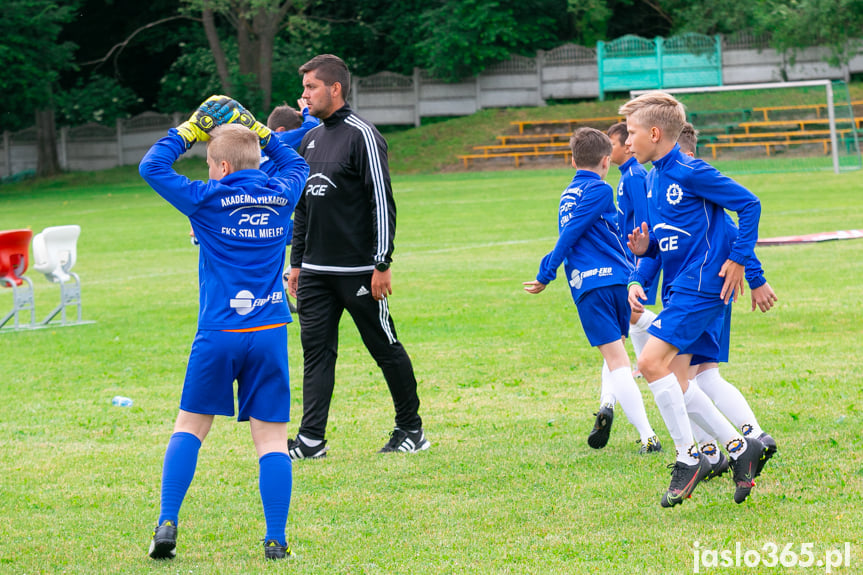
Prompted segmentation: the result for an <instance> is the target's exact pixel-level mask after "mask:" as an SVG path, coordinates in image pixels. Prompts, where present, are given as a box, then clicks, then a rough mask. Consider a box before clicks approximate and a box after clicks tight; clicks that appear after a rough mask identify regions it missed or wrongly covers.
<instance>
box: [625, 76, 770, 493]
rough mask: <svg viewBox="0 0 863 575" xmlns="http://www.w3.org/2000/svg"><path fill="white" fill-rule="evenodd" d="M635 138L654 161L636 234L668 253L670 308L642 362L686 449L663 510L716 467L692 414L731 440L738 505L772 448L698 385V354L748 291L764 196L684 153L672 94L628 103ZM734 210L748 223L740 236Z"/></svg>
mask: <svg viewBox="0 0 863 575" xmlns="http://www.w3.org/2000/svg"><path fill="white" fill-rule="evenodd" d="M620 114H621V115H623V116H626V125H627V131H628V132H629V138H628V139H627V141H626V143H627V145H628V146H629V149H630V150H631V152H632V154H633V155H634V156H635V157H636V158H637V159H638V161H639V162H641V163H645V162H653V169H652V170H651V171H650V173H649V174H648V178H647V199H648V219H647V221H646V222H643V223H642V224H641V227H640V228H635V229H634V230H633V231H632V233H631V234H630V236H629V246H630V248H631V249H632V251H633V253H634V254H636V255H639V256H646V257H658V258H660V260H661V265H662V271H663V274H664V276H665V280H664V284H665V286H666V287H664V288H663V289H664V290H665V289H667V290H668V294H669V295H668V298H667V304H666V306H665V307H664V309H663V310H662V311H661V312H660V313H659V316H658V317H657V319H656V320H655V321H654V322H653V323H652V324H651V326H650V328H649V329H648V333H649V334H650V338H649V339H648V341H647V343H646V344H645V346H644V350H643V351H642V353H641V356H640V357H639V359H638V368H639V370H640V371H641V373H642V375H643V376H644V377H645V379H646V380H647V382H648V384H649V386H650V389H651V391H652V392H653V395H654V398H655V400H656V404H657V407H658V408H659V412H660V413H661V414H662V417H663V419H664V420H665V424H666V426H667V427H668V431H669V433H670V434H671V437H672V440H673V441H674V445H675V448H676V450H677V458H676V461H675V463H674V466H673V470H672V474H671V483H670V485H669V488H668V490H667V492H666V493H665V494H664V495H663V497H662V501H661V504H662V506H663V507H673V506H674V505H677V504H679V503H682V502H683V500H684V499H685V498H686V497H688V496H689V495H690V494H691V493H692V491H693V490H694V489H695V487H696V486H697V485H698V483H699V482H700V481H701V480H702V479H704V478H705V477H706V476H707V474H708V473H709V472H710V462H709V461H708V460H707V458H706V457H701V454H700V452H699V449H698V447H697V445H696V444H695V441H694V439H693V434H692V428H691V426H690V423H689V417H692V419H693V420H694V421H696V422H697V423H698V425H699V426H700V427H702V428H704V429H705V430H707V431H708V432H709V433H711V434H712V435H713V437H716V438H717V439H719V440H720V441H722V442H723V444H724V445H725V448H726V451H728V453H729V454H730V456H731V459H732V461H731V467H732V469H733V471H734V481H735V492H734V501H735V502H736V503H742V502H743V501H744V500H745V499H746V497H748V495H749V493H750V491H751V489H752V487H753V485H754V484H753V481H752V480H753V477H754V475H755V473H756V470H757V468H758V462H759V461H760V459H761V456H762V452H763V451H764V446H763V445H762V444H761V442H760V441H758V440H757V439H755V438H744V437H743V435H742V434H741V432H740V431H738V430H737V429H735V428H734V426H733V425H732V424H731V423H729V422H728V420H727V419H725V417H724V416H723V415H722V414H721V413H720V412H719V410H718V409H717V408H716V406H715V405H714V404H713V402H712V401H710V398H709V397H708V396H707V395H706V394H705V393H704V392H703V391H702V390H701V389H699V388H698V386H697V385H690V383H689V376H688V374H689V365H690V362H691V359H692V356H693V355H703V356H706V357H711V356H716V355H717V354H718V349H719V339H720V336H721V330H722V326H723V322H724V318H725V309H726V307H727V306H728V302H729V301H730V300H731V299H732V298H735V299H736V297H737V295H739V294H740V293H742V290H743V278H744V266H745V264H746V263H747V261H748V260H749V259H750V258H751V257H752V256H753V255H754V247H755V241H756V239H757V236H758V221H759V218H760V215H761V204H760V202H759V200H758V198H757V197H755V195H754V194H752V193H751V192H749V191H748V190H746V189H745V188H743V187H742V186H740V185H739V184H737V183H736V182H734V181H733V180H731V179H730V178H727V177H725V176H723V175H721V174H720V173H719V172H718V171H717V170H716V169H715V168H713V167H712V166H710V165H709V164H706V163H705V162H702V161H700V160H697V159H694V158H690V157H689V156H686V155H685V154H683V153H681V151H680V146H678V145H677V138H678V136H679V135H680V133H681V131H682V130H683V126H684V124H685V122H686V113H685V111H684V108H683V105H682V104H681V103H680V102H678V101H677V100H676V99H675V98H674V97H672V96H671V95H669V94H666V93H663V92H649V93H647V94H643V95H641V96H639V97H638V98H635V99H634V100H630V101H629V102H627V103H626V104H624V105H623V106H621V108H620ZM725 208H727V209H730V210H732V211H734V212H736V213H737V215H738V221H739V222H740V229H739V233H738V236H737V238H736V239H735V240H734V241H731V240H730V238H729V236H728V230H727V224H726V220H725Z"/></svg>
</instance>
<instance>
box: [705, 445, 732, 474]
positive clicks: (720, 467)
mask: <svg viewBox="0 0 863 575" xmlns="http://www.w3.org/2000/svg"><path fill="white" fill-rule="evenodd" d="M729 465H730V461H729V460H728V458H727V457H725V454H724V453H722V452H721V451H720V452H719V461H717V462H716V463H713V464H711V466H710V473H708V474H707V477H705V478H704V481H710V480H711V479H716V478H717V477H722V476H723V475H725V473H726V472H727V471H728V466H729Z"/></svg>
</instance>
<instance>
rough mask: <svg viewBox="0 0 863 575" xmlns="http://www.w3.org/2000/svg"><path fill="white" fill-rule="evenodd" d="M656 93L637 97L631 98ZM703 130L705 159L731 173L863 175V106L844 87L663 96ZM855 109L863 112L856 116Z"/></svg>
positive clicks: (723, 89) (744, 88) (781, 86)
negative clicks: (845, 172)
mask: <svg viewBox="0 0 863 575" xmlns="http://www.w3.org/2000/svg"><path fill="white" fill-rule="evenodd" d="M648 91H649V90H633V91H631V92H630V95H631V96H632V97H635V96H638V95H640V94H644V93H646V92H648ZM663 91H664V92H667V93H669V94H672V95H674V96H675V97H676V98H677V99H678V100H680V101H681V102H682V103H683V104H684V106H686V110H687V119H688V120H689V121H690V122H692V124H693V125H694V126H695V128H696V129H697V130H699V148H698V155H699V157H702V158H704V159H706V160H708V161H710V162H711V163H716V164H721V166H722V169H723V170H724V171H728V172H730V173H734V172H736V173H759V172H793V171H809V170H831V169H832V170H833V172H835V173H837V174H838V173H840V171H842V170H859V169H861V168H863V158H861V153H860V135H861V134H863V100H861V101H859V102H853V101H852V100H851V97H850V94H849V92H848V88H847V86H846V85H845V83H844V82H841V81H831V80H809V81H802V82H774V83H760V84H741V85H732V86H706V87H696V88H671V89H667V90H663ZM855 108H856V110H857V113H856V115H855Z"/></svg>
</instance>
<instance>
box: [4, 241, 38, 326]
mask: <svg viewBox="0 0 863 575" xmlns="http://www.w3.org/2000/svg"><path fill="white" fill-rule="evenodd" d="M32 238H33V232H32V231H30V230H6V231H0V284H2V285H3V286H5V287H11V288H12V294H13V295H12V297H13V307H12V311H10V312H9V313H8V314H6V315H5V316H4V317H3V318H2V319H0V327H2V326H4V325H5V324H6V322H8V321H9V320H10V319H12V317H14V318H15V328H16V329H17V328H18V327H19V322H18V313H19V312H22V311H28V310H29V311H30V324H29V326H28V327H32V326H33V325H34V323H35V321H36V312H35V308H34V305H33V282H31V281H30V278H28V277H25V276H24V272H25V271H27V266H28V265H29V264H30V256H29V254H30V240H31V239H32ZM25 282H26V283H27V286H26V287H23V288H21V287H18V286H20V285H21V284H23V283H25Z"/></svg>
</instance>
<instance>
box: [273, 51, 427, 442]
mask: <svg viewBox="0 0 863 575" xmlns="http://www.w3.org/2000/svg"><path fill="white" fill-rule="evenodd" d="M300 73H301V74H303V99H304V100H305V103H306V104H307V105H308V108H309V113H311V114H312V115H313V116H315V117H317V118H319V119H321V120H322V121H323V122H322V124H321V125H319V126H318V127H316V128H314V129H312V130H311V131H309V132H308V133H307V134H306V135H305V137H304V138H303V142H302V144H300V148H299V152H300V154H301V155H302V156H303V157H304V158H305V159H306V162H308V164H309V167H310V172H309V174H310V175H309V179H308V181H307V182H306V187H305V189H304V191H303V194H302V196H301V197H300V200H299V202H298V204H297V208H296V211H295V214H294V236H293V241H292V246H293V247H292V249H291V271H290V274H289V277H288V291H289V293H291V295H294V296H295V297H297V309H298V311H299V316H300V338H301V341H302V345H303V358H304V377H303V419H302V422H301V424H300V429H299V432H298V434H297V438H296V439H291V440H289V441H288V448H289V453H290V455H291V458H292V459H304V458H313V457H323V456H325V455H326V452H327V450H328V448H327V446H326V441H325V440H324V437H325V432H326V426H327V416H328V413H329V408H330V401H331V399H332V394H333V388H334V386H335V367H336V356H337V354H338V333H339V319H340V318H341V316H342V312H343V311H344V310H347V311H348V313H350V314H351V317H352V318H353V320H354V323H356V326H357V328H358V329H359V331H360V335H361V336H362V339H363V343H365V345H366V347H367V348H368V350H369V352H370V353H371V354H372V357H374V359H375V361H376V362H377V364H378V366H380V368H381V370H382V371H383V374H384V378H385V379H386V382H387V385H388V386H389V389H390V394H391V395H392V398H393V404H394V406H395V412H396V416H395V429H394V430H393V433H392V435H391V437H390V441H389V442H388V443H387V444H386V445H385V446H384V447H383V448H382V449H381V452H388V451H407V452H414V451H421V450H424V449H428V447H429V445H430V443H429V442H428V440H427V439H426V438H425V436H424V434H423V429H422V419H420V416H419V397H418V396H417V382H416V378H415V377H414V372H413V366H412V365H411V360H410V357H408V354H407V352H406V351H405V349H404V347H403V346H402V344H401V343H400V342H399V341H398V339H397V338H396V331H395V325H394V324H393V320H392V318H391V317H390V314H389V308H388V307H387V296H388V295H390V294H391V293H392V288H391V274H392V271H391V270H390V262H391V261H392V252H393V238H394V237H395V230H396V207H395V201H394V200H393V193H392V187H391V185H390V177H389V167H388V164H387V145H386V141H385V140H384V139H383V136H381V135H380V133H379V132H378V131H377V129H376V128H375V127H374V126H373V125H372V124H370V123H368V122H366V121H365V120H363V119H362V118H360V117H359V116H357V115H356V114H354V112H353V111H352V110H351V108H350V106H348V105H347V104H346V103H345V98H346V97H347V93H348V90H349V88H350V74H349V72H348V69H347V66H346V65H345V63H344V62H343V61H342V60H341V59H339V58H338V57H336V56H333V55H330V54H324V55H320V56H316V57H315V58H313V59H312V60H310V61H309V62H308V63H306V64H305V65H304V66H303V67H301V68H300Z"/></svg>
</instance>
